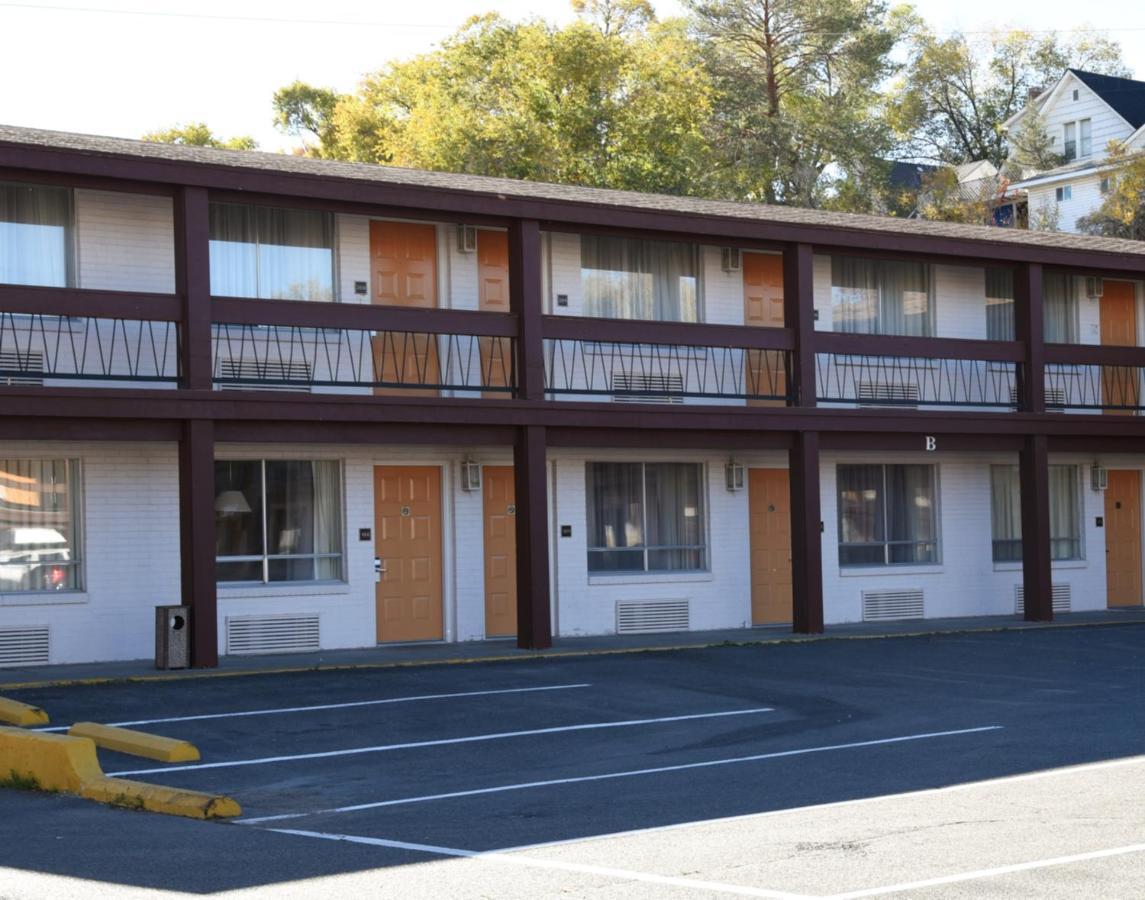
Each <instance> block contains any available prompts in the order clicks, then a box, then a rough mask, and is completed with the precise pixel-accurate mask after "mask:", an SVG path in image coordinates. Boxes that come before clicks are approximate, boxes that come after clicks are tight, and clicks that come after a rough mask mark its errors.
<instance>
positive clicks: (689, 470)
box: [586, 463, 707, 573]
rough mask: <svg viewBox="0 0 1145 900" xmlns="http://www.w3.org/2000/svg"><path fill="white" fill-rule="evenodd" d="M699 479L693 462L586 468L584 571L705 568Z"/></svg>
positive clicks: (700, 469)
mask: <svg viewBox="0 0 1145 900" xmlns="http://www.w3.org/2000/svg"><path fill="white" fill-rule="evenodd" d="M703 474H704V473H703V467H702V466H700V465H697V464H694V463H589V464H588V466H587V469H586V481H587V491H588V571H589V572H590V573H602V572H604V573H609V572H688V571H699V570H702V569H705V568H706V567H707V547H706V546H705V544H704V507H703V497H704V490H703Z"/></svg>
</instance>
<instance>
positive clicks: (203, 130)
mask: <svg viewBox="0 0 1145 900" xmlns="http://www.w3.org/2000/svg"><path fill="white" fill-rule="evenodd" d="M143 140H145V141H151V142H152V143H156V144H182V145H184V146H187V147H218V148H221V149H223V150H257V149H258V142H257V141H255V139H254V138H252V137H249V136H240V137H232V138H220V137H216V136H215V134H214V132H212V131H211V129H210V128H208V127H207V125H206V123H205V122H188V123H187V124H186V125H175V126H173V127H171V128H167V129H163V130H160V131H149V132H147V134H145V135H143Z"/></svg>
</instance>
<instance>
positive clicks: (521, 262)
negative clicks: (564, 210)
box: [509, 219, 545, 400]
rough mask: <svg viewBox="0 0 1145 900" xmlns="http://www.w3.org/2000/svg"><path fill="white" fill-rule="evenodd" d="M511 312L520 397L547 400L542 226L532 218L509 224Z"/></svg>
mask: <svg viewBox="0 0 1145 900" xmlns="http://www.w3.org/2000/svg"><path fill="white" fill-rule="evenodd" d="M509 311H510V312H512V313H514V314H515V315H516V316H517V327H518V333H517V355H516V359H517V396H518V397H521V398H522V399H524V400H544V399H545V347H544V340H543V338H542V336H541V324H542V319H541V314H542V312H543V300H542V297H541V226H540V224H539V223H538V222H536V221H535V220H532V219H514V220H513V222H512V223H511V224H510V226H509Z"/></svg>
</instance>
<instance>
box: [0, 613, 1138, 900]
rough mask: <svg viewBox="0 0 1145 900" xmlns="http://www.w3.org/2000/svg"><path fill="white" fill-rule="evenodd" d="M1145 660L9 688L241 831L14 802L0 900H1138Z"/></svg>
mask: <svg viewBox="0 0 1145 900" xmlns="http://www.w3.org/2000/svg"><path fill="white" fill-rule="evenodd" d="M1143 647H1145V626H1133V625H1127V626H1122V627H1102V628H1081V629H1069V630H1065V629H1063V630H1056V631H1030V632H1008V633H998V634H976V635H942V636H933V637H920V638H896V639H885V640H856V641H836V642H819V643H808V644H785V645H772V646H757V647H723V648H711V649H704V650H687V651H679V652H664V653H656V654H635V655H622V656H601V657H589V658H578V659H560V658H553V659H544V660H535V661H528V662H514V663H488V664H477V665H468V666H441V667H426V668H419V669H391V670H362V671H345V672H314V673H297V674H289V675H266V676H259V675H253V676H244V677H239V678H219V679H206V680H185V681H171V682H162V683H156V684H112V685H103V686H87V687H85V686H76V687H61V688H51V689H43V690H35V691H26V692H18V693H14V694H13V696H15V697H16V698H17V699H22V700H25V701H27V702H33V703H36V704H37V705H41V706H44V707H45V708H47V709H49V711H50V712H51V713H52V717H53V723H58V724H56V725H55V727H61V726H64V725H66V724H67V723H69V722H72V721H76V720H80V719H86V720H95V721H101V722H108V723H124V724H129V725H130V726H131V727H137V728H140V729H142V730H147V731H153V732H155V733H158V734H163V735H167V736H170V737H176V738H184V739H187V740H190V741H192V742H194V743H195V744H196V745H197V746H198V747H199V749H200V750H201V751H202V760H201V761H200V762H198V763H190V764H161V763H154V762H150V761H147V760H140V759H138V758H132V757H127V756H122V755H119V754H115V753H105V752H103V751H101V753H100V757H101V762H102V764H103V767H104V770H105V771H107V772H108V773H109V774H123V775H126V776H128V777H132V778H138V779H140V780H145V781H153V782H155V783H160V784H166V785H172V786H176V787H186V788H191V789H195V790H204V791H212V792H216V791H217V792H223V793H227V794H230V795H232V796H234V797H235V798H236V799H238V800H239V801H240V802H241V803H242V805H243V811H244V815H243V817H242V818H241V819H239V820H237V821H236V822H234V823H231V824H225V825H224V824H218V823H200V822H190V821H181V820H171V819H161V818H159V817H155V816H145V815H142V814H138V813H130V812H124V811H120V810H112V809H106V808H101V807H93V806H89V805H85V804H83V803H82V802H80V801H73V800H70V799H68V798H59V797H54V798H45V797H42V796H22V795H16V794H11V793H6V794H4V795H3V802H4V803H5V804H6V806H8V805H11V808H12V809H13V810H15V811H16V815H14V816H12V815H10V816H6V817H4V819H3V821H0V866H4V867H7V869H6V870H4V871H3V874H4V876H5V878H10V879H15V881H12V882H11V883H14V884H19V885H20V886H21V890H20V891H19V892H17V894H16V896H35V895H36V892H37V891H40V890H44V891H45V892H44V894H43V895H44V896H60V895H61V894H60V891H64V892H65V893H66V891H67V890H68V889H70V888H69V886H70V885H72V880H73V879H77V878H83V879H95V880H97V881H100V882H103V885H102V887H104V888H106V889H107V890H111V889H112V888H113V887H114V888H116V889H119V890H127V889H131V888H138V887H156V888H165V889H181V890H188V891H193V892H222V891H227V890H242V889H247V888H256V887H259V886H267V885H276V886H279V887H282V888H286V887H293V888H294V889H297V890H298V891H299V892H300V895H309V896H313V895H314V893H313V892H314V891H315V890H319V889H321V890H325V889H327V888H328V889H329V890H330V891H331V893H335V892H343V891H350V890H355V889H357V888H359V887H361V886H363V885H367V884H368V885H372V886H373V889H377V888H379V887H385V888H386V889H387V890H392V891H393V893H394V895H410V894H412V893H414V892H416V891H418V890H425V891H426V892H427V893H428V892H429V891H428V888H427V886H428V885H430V884H432V885H435V886H440V888H435V890H434V891H433V893H436V894H437V895H445V894H449V895H453V896H484V895H497V896H544V895H547V894H550V893H552V894H555V893H558V892H559V891H560V890H561V889H562V888H563V889H564V890H566V891H567V892H568V893H570V894H574V895H593V896H596V895H599V896H614V895H620V894H622V893H623V895H624V896H626V897H629V896H633V895H635V896H643V895H645V894H644V893H642V892H647V893H646V895H647V896H674V895H676V894H679V895H681V896H684V895H688V894H691V893H697V894H699V893H705V892H706V893H716V894H718V893H730V894H733V895H744V896H765V897H777V896H854V897H859V896H877V895H880V892H881V893H895V892H899V893H901V892H907V893H909V894H910V895H911V896H929V895H930V893H934V895H935V896H940V895H941V896H947V895H952V896H958V895H959V892H960V891H965V892H966V893H965V895H966V896H970V895H974V896H981V895H982V893H983V892H989V891H995V892H997V893H998V894H999V895H1001V894H1003V893H1004V894H1006V895H1007V896H1013V895H1022V894H1023V892H1026V893H1030V895H1031V896H1034V895H1037V896H1051V895H1053V893H1054V891H1055V890H1057V889H1058V887H1062V889H1063V891H1064V890H1065V888H1066V887H1069V886H1071V885H1072V886H1073V887H1074V888H1075V890H1074V892H1072V893H1070V892H1063V893H1061V894H1060V895H1061V896H1076V895H1077V891H1076V888H1077V886H1078V885H1079V884H1086V885H1088V884H1100V885H1104V886H1105V888H1107V889H1106V890H1102V891H1100V893H1101V895H1103V896H1114V897H1115V896H1133V895H1135V894H1140V893H1142V891H1143V890H1145V885H1142V884H1141V883H1140V881H1139V880H1138V881H1134V879H1135V878H1136V879H1139V878H1140V876H1139V875H1138V874H1137V873H1138V871H1139V870H1140V869H1141V868H1143V867H1142V866H1141V865H1140V863H1141V861H1142V857H1141V856H1140V853H1141V852H1142V851H1145V813H1142V812H1141V810H1142V808H1143V806H1142V804H1141V803H1140V802H1132V803H1129V802H1126V797H1127V796H1136V798H1137V801H1139V800H1140V797H1141V796H1142V795H1143V791H1145V764H1143V763H1142V761H1140V760H1139V759H1137V758H1138V757H1139V756H1140V755H1141V754H1142V753H1143V744H1145V700H1143V697H1142V693H1143V688H1145V684H1143V682H1145V652H1143V649H1142V648H1143ZM1067 767H1073V768H1067ZM1035 773H1036V777H1032V776H1033V775H1034V774H1035ZM9 801H11V804H10V803H9ZM12 804H14V805H12ZM109 831H111V832H114V833H115V834H116V835H118V841H119V842H118V843H113V842H111V841H109V839H108V832H109ZM55 838H58V839H59V840H61V841H64V842H66V846H67V848H68V849H67V852H66V853H59V852H56V853H53V852H51V851H52V848H53V846H54V847H55V848H56V850H57V851H58V849H59V846H60V845H59V844H57V843H54V839H55ZM168 846H178V847H180V848H181V850H180V853H179V854H178V855H176V856H174V857H170V856H165V855H164V853H163V848H164V847H168ZM212 848H213V852H212ZM522 848H524V849H522ZM128 851H130V852H128ZM200 855H201V859H202V861H203V862H204V864H200V865H197V866H196V865H193V864H189V861H192V862H193V861H194V860H197V859H200ZM140 858H146V859H148V860H151V859H152V858H154V860H155V861H154V862H153V863H152V862H149V863H148V865H146V866H140V865H139V863H138V860H139V859H140ZM208 860H209V864H206V861H208ZM1015 867H1017V868H1015ZM9 870H10V871H9ZM1051 872H1052V873H1054V874H1053V875H1052V877H1051V876H1050V875H1049V874H1048V873H1051ZM1047 879H1049V880H1048V881H1047ZM49 886H51V887H52V888H53V889H54V890H55V893H52V892H49V891H47V890H46V888H47V887H49ZM73 886H74V885H73ZM1047 891H1048V893H1047ZM307 892H309V893H307ZM403 892H404V893H403Z"/></svg>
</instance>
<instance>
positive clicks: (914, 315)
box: [879, 262, 931, 336]
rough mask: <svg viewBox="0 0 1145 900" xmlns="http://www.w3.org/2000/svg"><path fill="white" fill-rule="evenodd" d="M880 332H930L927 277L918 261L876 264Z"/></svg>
mask: <svg viewBox="0 0 1145 900" xmlns="http://www.w3.org/2000/svg"><path fill="white" fill-rule="evenodd" d="M879 274H880V278H881V281H882V308H881V311H880V312H881V327H880V329H879V330H880V332H882V333H883V334H901V335H914V336H926V335H929V334H930V331H931V329H930V278H929V270H928V268H927V267H926V266H925V265H923V264H922V263H910V262H882V263H879Z"/></svg>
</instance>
